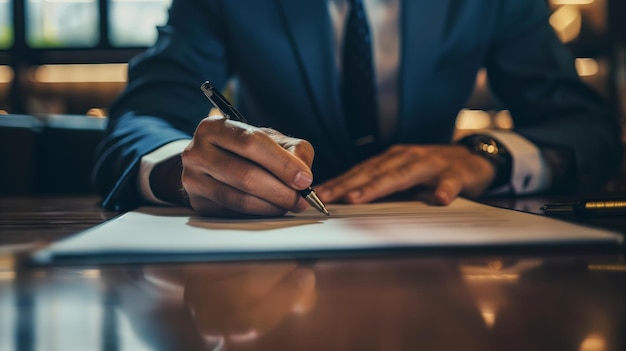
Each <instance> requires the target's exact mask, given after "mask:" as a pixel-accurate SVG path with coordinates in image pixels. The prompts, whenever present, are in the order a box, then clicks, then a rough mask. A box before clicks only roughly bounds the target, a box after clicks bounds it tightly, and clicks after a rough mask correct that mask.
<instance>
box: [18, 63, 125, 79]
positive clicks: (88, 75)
mask: <svg viewBox="0 0 626 351" xmlns="http://www.w3.org/2000/svg"><path fill="white" fill-rule="evenodd" d="M126 67H127V66H126V64H123V63H116V64H113V63H111V64H80V65H43V66H39V67H37V68H36V69H35V70H34V72H33V74H32V75H31V77H30V78H31V80H32V81H35V82H39V83H89V82H98V83H107V82H108V83H115V82H126Z"/></svg>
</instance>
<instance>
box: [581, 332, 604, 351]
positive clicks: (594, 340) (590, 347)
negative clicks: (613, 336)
mask: <svg viewBox="0 0 626 351" xmlns="http://www.w3.org/2000/svg"><path fill="white" fill-rule="evenodd" d="M578 350H579V351H604V350H606V340H605V339H604V337H603V336H602V335H599V334H590V335H589V336H587V337H586V338H585V340H583V342H582V343H581V344H580V348H579V349H578Z"/></svg>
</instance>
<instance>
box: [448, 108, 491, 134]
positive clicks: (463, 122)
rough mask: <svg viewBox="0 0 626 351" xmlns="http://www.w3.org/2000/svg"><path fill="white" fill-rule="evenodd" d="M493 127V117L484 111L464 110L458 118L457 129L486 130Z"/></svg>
mask: <svg viewBox="0 0 626 351" xmlns="http://www.w3.org/2000/svg"><path fill="white" fill-rule="evenodd" d="M489 126H491V116H489V113H487V112H485V111H483V110H468V109H463V110H461V111H460V112H459V114H458V116H457V117H456V128H457V129H485V128H489Z"/></svg>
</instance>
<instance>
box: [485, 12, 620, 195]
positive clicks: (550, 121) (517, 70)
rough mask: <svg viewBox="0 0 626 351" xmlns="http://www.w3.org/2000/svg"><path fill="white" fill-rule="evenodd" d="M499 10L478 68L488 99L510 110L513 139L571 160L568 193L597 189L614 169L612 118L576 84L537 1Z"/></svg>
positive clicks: (616, 139)
mask: <svg viewBox="0 0 626 351" xmlns="http://www.w3.org/2000/svg"><path fill="white" fill-rule="evenodd" d="M503 4H504V5H503V6H502V8H501V13H500V14H499V16H498V21H499V23H498V25H497V26H496V27H495V28H496V32H495V33H494V40H493V41H492V45H491V48H490V50H489V55H488V57H487V63H486V67H487V71H488V77H489V82H490V85H491V87H492V90H493V91H494V94H495V95H496V96H497V97H498V98H499V99H500V100H502V102H503V103H504V105H505V106H507V107H508V108H509V110H510V111H511V115H512V116H513V120H514V128H515V131H516V132H518V133H519V134H521V135H523V136H524V137H526V138H527V139H529V140H530V141H532V142H534V143H535V144H536V145H538V146H539V147H540V148H556V149H559V150H564V151H567V152H568V153H570V154H571V155H572V156H573V163H574V164H573V168H574V169H575V172H573V173H574V174H573V175H572V174H570V177H571V178H572V179H570V181H571V183H572V185H573V186H574V188H575V189H576V190H579V191H583V192H584V191H589V190H593V189H597V188H598V186H600V185H601V184H603V183H604V182H606V181H607V180H608V179H609V177H611V176H612V175H614V174H615V172H616V171H617V170H618V169H619V166H620V164H621V160H622V146H621V142H620V135H619V130H620V129H619V126H618V119H617V116H616V114H615V113H614V112H613V111H612V109H611V108H610V107H609V105H608V104H607V103H606V102H605V101H603V100H602V98H601V97H600V96H599V95H598V94H597V93H596V92H595V91H593V90H592V89H591V88H590V87H588V86H587V85H585V84H584V83H583V82H582V81H581V80H580V79H579V77H578V74H577V72H576V69H575V66H574V59H573V57H572V55H571V53H570V52H569V50H568V49H567V48H566V47H565V46H563V45H562V44H561V43H560V42H559V40H558V38H557V37H556V34H555V33H554V31H553V29H552V27H551V26H550V25H549V22H548V18H547V15H548V11H547V9H546V5H545V1H506V2H503ZM570 190H571V189H570Z"/></svg>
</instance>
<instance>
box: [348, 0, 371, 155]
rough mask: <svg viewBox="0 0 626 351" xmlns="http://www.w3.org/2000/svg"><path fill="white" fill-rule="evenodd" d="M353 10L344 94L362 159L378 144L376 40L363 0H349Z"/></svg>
mask: <svg viewBox="0 0 626 351" xmlns="http://www.w3.org/2000/svg"><path fill="white" fill-rule="evenodd" d="M348 2H349V4H350V12H349V13H348V18H347V22H346V29H345V36H344V46H343V60H342V70H343V81H342V97H343V104H344V112H345V115H346V121H347V125H348V130H349V131H350V135H351V137H352V141H353V146H354V150H355V153H356V155H357V157H358V158H359V159H363V158H366V157H368V156H371V155H372V154H373V153H375V152H376V151H377V145H378V117H377V116H378V102H377V97H376V85H375V77H374V65H373V59H372V40H371V35H370V31H369V26H368V23H367V16H366V14H365V9H364V8H363V3H362V0H348Z"/></svg>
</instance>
